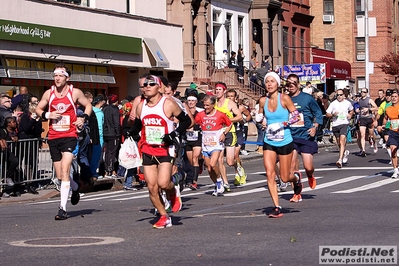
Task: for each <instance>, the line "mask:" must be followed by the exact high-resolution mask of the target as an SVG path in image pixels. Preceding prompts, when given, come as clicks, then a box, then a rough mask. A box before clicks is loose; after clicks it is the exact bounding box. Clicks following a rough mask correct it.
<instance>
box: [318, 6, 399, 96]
mask: <svg viewBox="0 0 399 266" xmlns="http://www.w3.org/2000/svg"><path fill="white" fill-rule="evenodd" d="M368 2H369V5H370V11H369V12H368V17H369V20H368V21H369V25H370V27H369V30H368V34H369V38H368V46H367V45H366V39H365V35H364V31H365V23H364V18H365V15H366V14H365V5H366V3H368ZM310 3H311V14H312V15H313V16H314V17H315V20H314V21H313V23H312V28H311V42H312V43H313V44H314V45H317V46H319V47H320V48H324V49H325V50H329V51H333V52H335V59H337V60H342V61H347V62H349V63H350V64H351V79H350V80H339V81H336V82H335V83H334V84H330V85H331V86H330V87H329V88H328V91H329V92H331V91H334V90H335V89H338V88H343V87H345V86H348V85H349V86H350V87H351V88H352V91H353V92H357V91H359V90H360V89H361V88H364V87H366V78H365V77H366V64H365V62H366V51H367V50H368V52H369V62H370V64H369V71H368V72H369V73H370V74H369V89H370V94H371V96H372V97H373V98H375V97H376V96H377V92H378V90H379V89H384V90H386V89H388V88H394V87H395V86H396V85H395V84H394V83H395V82H394V81H395V78H394V77H392V76H390V75H386V74H385V73H383V72H382V71H381V69H380V68H379V67H378V66H379V65H381V64H382V62H381V58H382V56H384V55H385V54H389V53H391V52H393V53H397V52H398V41H397V38H398V1H397V0H394V1H391V0H381V1H376V0H374V1H371V0H369V1H366V0H353V1H346V0H335V1H333V0H323V1H318V0H311V1H310ZM374 21H375V23H374ZM373 25H374V27H373Z"/></svg>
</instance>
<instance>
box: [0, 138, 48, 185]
mask: <svg viewBox="0 0 399 266" xmlns="http://www.w3.org/2000/svg"><path fill="white" fill-rule="evenodd" d="M42 144H43V139H41V138H40V139H39V138H36V139H21V140H18V141H17V142H13V141H7V145H8V148H7V149H6V150H4V151H1V153H0V164H1V165H0V190H1V188H2V187H3V186H5V185H7V180H6V178H7V173H8V174H9V176H12V179H13V182H14V183H15V184H21V183H29V182H34V181H43V180H51V179H52V178H53V177H54V171H53V164H52V160H51V157H50V150H49V148H48V147H47V145H42ZM16 160H18V165H17V167H16V168H15V167H14V166H15V163H16ZM11 171H12V172H11Z"/></svg>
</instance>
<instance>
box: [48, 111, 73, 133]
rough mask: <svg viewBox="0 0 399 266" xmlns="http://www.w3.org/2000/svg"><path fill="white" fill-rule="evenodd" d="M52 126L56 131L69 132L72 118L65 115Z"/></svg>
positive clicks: (54, 121)
mask: <svg viewBox="0 0 399 266" xmlns="http://www.w3.org/2000/svg"><path fill="white" fill-rule="evenodd" d="M52 124H53V129H54V130H55V131H58V132H62V131H68V130H69V129H70V127H71V117H70V116H69V115H63V116H61V118H60V119H58V120H53V122H52Z"/></svg>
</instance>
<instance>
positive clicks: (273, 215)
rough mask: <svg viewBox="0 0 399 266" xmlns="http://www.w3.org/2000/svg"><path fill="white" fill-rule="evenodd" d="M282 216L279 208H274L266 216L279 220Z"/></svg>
mask: <svg viewBox="0 0 399 266" xmlns="http://www.w3.org/2000/svg"><path fill="white" fill-rule="evenodd" d="M282 216H283V213H282V212H281V207H275V208H274V209H273V211H272V212H271V213H269V215H268V216H267V217H268V218H280V217H282Z"/></svg>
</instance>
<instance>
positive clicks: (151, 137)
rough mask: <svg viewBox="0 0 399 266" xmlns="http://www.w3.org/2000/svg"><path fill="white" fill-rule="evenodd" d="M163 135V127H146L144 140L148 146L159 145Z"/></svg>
mask: <svg viewBox="0 0 399 266" xmlns="http://www.w3.org/2000/svg"><path fill="white" fill-rule="evenodd" d="M164 135H165V127H157V126H146V127H145V140H146V142H147V143H148V144H150V145H161V144H162V137H163V136H164Z"/></svg>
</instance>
